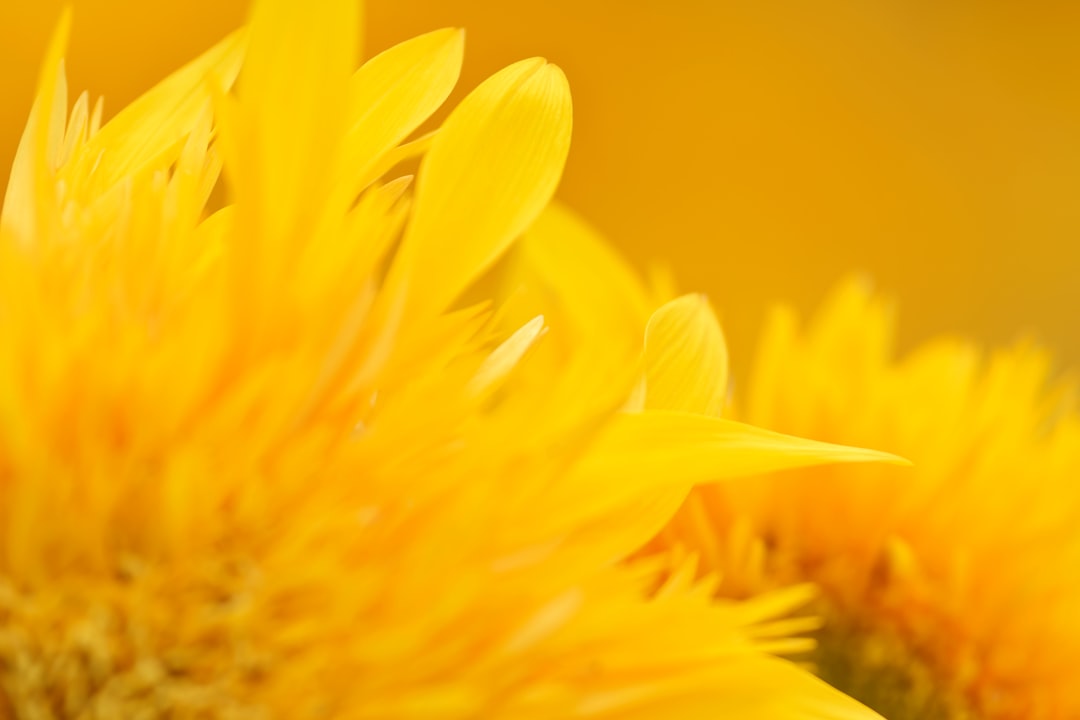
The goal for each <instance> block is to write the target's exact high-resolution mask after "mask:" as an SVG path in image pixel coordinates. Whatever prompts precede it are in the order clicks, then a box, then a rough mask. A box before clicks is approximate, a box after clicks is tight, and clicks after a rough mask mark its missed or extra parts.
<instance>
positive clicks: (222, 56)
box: [71, 31, 244, 192]
mask: <svg viewBox="0 0 1080 720" xmlns="http://www.w3.org/2000/svg"><path fill="white" fill-rule="evenodd" d="M243 56H244V34H243V32H242V31H238V32H235V33H233V34H231V35H229V36H228V37H226V38H225V39H224V40H222V41H221V42H219V43H218V44H217V45H215V46H214V47H212V48H211V49H210V50H208V51H206V52H205V53H203V54H202V55H201V56H200V57H198V58H196V59H195V60H193V61H192V62H190V63H188V64H187V65H186V66H184V67H183V68H181V69H180V70H178V71H177V72H175V73H173V74H172V75H170V76H169V77H167V78H166V79H165V80H163V81H161V82H160V83H158V84H157V85H156V86H155V87H154V88H153V89H151V90H150V91H148V92H147V93H145V94H144V95H142V96H141V97H140V98H139V99H137V100H135V102H133V103H131V104H130V105H128V106H127V107H126V108H124V109H123V110H121V111H120V112H119V113H117V114H116V117H114V118H113V119H112V120H110V121H109V122H107V123H106V124H105V126H104V127H102V128H101V129H100V130H99V131H98V132H97V134H95V135H94V136H93V137H92V138H91V139H90V140H89V141H88V142H87V143H86V146H85V147H84V148H83V151H82V153H80V156H79V157H80V161H79V162H78V163H77V164H76V166H75V167H74V168H72V171H71V173H72V175H73V177H74V179H75V182H80V181H84V180H86V179H87V178H88V177H89V175H90V174H91V172H92V173H93V185H92V187H93V188H94V189H95V190H96V192H103V191H105V190H108V189H109V188H111V187H112V186H113V185H115V184H116V183H117V182H119V181H120V180H121V179H123V178H124V177H127V176H128V175H131V174H133V173H137V172H139V171H140V170H142V169H143V168H145V167H146V166H147V165H148V164H150V163H153V162H160V163H162V164H163V165H168V164H169V163H170V162H171V161H172V158H170V157H166V156H167V154H168V153H170V152H175V153H176V155H179V153H180V149H181V148H182V147H183V140H184V138H185V137H187V136H188V135H189V134H190V133H191V131H192V130H193V129H194V128H195V127H196V125H197V124H198V122H199V119H200V117H201V116H202V114H203V112H204V111H205V108H206V106H207V104H209V103H210V101H211V96H212V92H213V91H212V88H213V84H214V83H217V84H219V85H220V86H221V87H222V88H224V89H227V88H228V87H230V86H231V85H232V83H233V81H234V80H235V79H236V75H237V73H238V72H239V70H240V63H241V62H242V60H243Z"/></svg>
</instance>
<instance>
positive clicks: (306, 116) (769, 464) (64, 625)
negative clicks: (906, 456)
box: [0, 0, 886, 718]
mask: <svg viewBox="0 0 1080 720" xmlns="http://www.w3.org/2000/svg"><path fill="white" fill-rule="evenodd" d="M358 26H359V18H358V13H357V9H356V7H355V6H354V3H353V2H352V1H351V0H327V1H326V2H317V3H309V4H302V3H294V2H275V1H273V0H268V1H266V2H259V3H257V4H256V6H255V8H254V10H253V12H252V15H251V20H250V24H249V26H248V27H247V28H246V29H245V30H243V31H240V32H238V33H237V34H235V35H233V36H230V37H228V38H226V39H225V40H224V41H222V42H221V43H220V44H219V45H218V46H216V47H214V48H213V49H211V50H210V51H209V52H207V53H206V54H205V55H203V56H202V57H200V58H198V59H197V60H195V61H194V62H193V63H191V64H190V65H188V66H187V67H185V68H183V69H181V70H180V71H178V72H177V73H176V74H175V75H173V76H171V77H170V78H168V79H166V80H165V81H164V82H162V83H161V84H160V85H159V86H157V87H156V88H155V89H153V90H151V91H150V92H149V93H147V94H146V95H144V96H143V97H142V98H140V99H139V100H137V101H136V102H135V103H133V104H132V105H130V106H129V107H127V108H125V109H124V110H122V111H121V112H120V113H118V114H117V115H116V116H115V117H113V118H112V119H111V120H110V121H109V122H107V123H105V124H104V125H103V124H102V123H101V120H102V117H103V115H102V110H101V105H100V103H97V104H94V105H93V106H92V105H91V103H90V102H89V99H88V97H87V96H86V95H85V94H83V95H81V96H79V98H78V99H77V100H76V101H75V103H74V105H73V106H72V108H71V109H70V111H69V109H68V101H67V90H66V86H65V80H64V73H63V68H62V62H61V57H62V55H63V48H64V42H65V36H66V33H67V27H68V22H67V20H66V19H65V20H64V21H63V22H62V23H61V26H60V30H59V31H58V33H57V36H56V38H55V39H54V41H53V43H52V45H51V46H50V49H49V51H48V54H47V59H46V62H45V65H44V69H43V72H42V75H41V80H40V86H39V92H38V95H37V99H36V102H35V105H34V109H33V111H32V113H31V117H30V120H29V122H28V124H27V128H26V131H25V134H24V136H23V139H22V143H21V145H20V148H19V152H18V155H17V158H16V160H15V163H14V166H13V168H12V174H11V183H10V185H9V191H8V193H7V196H6V197H5V200H4V206H3V214H2V218H0V716H3V717H5V718H6V717H18V718H31V717H32V718H65V717H79V718H121V717H142V718H153V717H170V718H184V717H199V718H209V717H222V718H245V717H259V718H262V717H281V718H325V717H350V718H456V717H460V718H465V717H485V718H489V717H514V718H552V717H572V716H576V717H597V718H600V717H665V718H674V717H700V716H702V715H703V714H706V715H708V716H714V715H715V714H716V713H721V714H725V715H731V716H738V717H745V718H771V717H777V718H798V717H837V718H839V717H844V718H860V717H867V716H871V715H872V714H871V713H869V712H868V711H866V710H864V709H863V708H861V707H860V706H858V705H857V704H856V703H853V702H851V701H850V700H848V699H847V698H845V697H844V696H842V695H840V694H839V693H837V692H835V691H834V690H832V689H830V688H828V686H827V685H825V684H824V683H821V682H820V681H818V680H816V679H814V678H813V677H812V676H810V675H809V674H807V673H805V672H803V671H802V670H800V669H798V668H797V667H796V666H794V665H792V664H790V663H788V662H787V661H784V660H779V659H776V658H774V657H771V656H770V655H768V654H767V653H770V652H786V651H789V650H792V649H798V648H801V647H803V646H804V645H805V641H803V640H799V639H797V638H796V639H788V638H786V637H784V635H785V633H784V632H782V629H778V628H777V627H776V626H775V625H773V624H771V623H770V622H768V621H769V620H770V619H771V618H772V617H774V616H775V615H776V614H777V613H779V612H782V611H783V610H785V609H786V608H787V607H789V606H790V605H791V604H792V603H793V602H795V601H796V600H797V599H798V598H799V596H800V595H801V591H796V592H794V593H791V592H784V593H780V594H777V595H766V596H764V597H762V598H759V599H756V600H753V601H751V602H747V603H725V604H714V603H713V602H711V598H710V589H709V587H708V585H707V584H699V583H695V582H693V580H692V573H690V572H689V568H687V569H686V570H685V571H684V572H681V573H679V574H677V575H674V576H672V577H670V578H669V579H668V580H667V581H666V582H664V583H662V584H661V585H659V586H658V583H659V582H660V581H659V578H660V575H659V571H660V568H659V567H658V566H657V565H656V564H655V563H651V562H643V563H623V562H620V561H622V560H624V559H625V558H627V557H628V556H629V555H630V554H631V553H632V552H633V551H634V550H636V549H637V548H638V547H639V546H640V545H641V544H642V543H643V542H644V541H645V540H646V539H647V538H648V537H649V535H650V534H651V533H652V532H654V531H655V529H656V528H657V527H658V526H659V525H660V524H662V523H663V522H664V521H666V520H667V519H668V517H669V515H670V513H671V512H672V511H673V510H674V508H675V504H674V503H673V502H672V500H673V499H674V501H676V502H677V501H678V500H679V499H681V497H682V496H683V495H685V493H686V492H687V490H688V489H689V487H690V485H691V484H692V483H693V482H695V481H698V480H701V479H705V478H710V479H711V478H723V477H730V476H735V475H744V474H749V473H752V472H761V471H768V470H774V469H779V468H784V467H795V466H805V465H808V464H814V463H821V462H831V461H861V460H879V459H886V458H885V456H882V455H879V454H875V453H872V452H869V451H861V450H853V449H850V448H844V447H838V446H832V445H825V444H820V443H813V442H810V441H805V440H799V439H796V438H789V437H786V436H781V435H776V434H772V433H767V432H765V431H761V430H756V429H754V428H752V427H749V426H744V425H740V424H738V423H735V422H731V421H725V420H718V419H714V418H710V417H708V416H705V415H696V414H694V413H692V412H686V411H688V410H693V409H694V408H693V407H691V406H692V405H693V403H690V402H685V403H684V402H682V401H680V399H679V398H680V395H679V391H678V388H677V387H676V385H675V384H671V383H669V385H670V387H669V390H670V392H667V393H665V394H664V395H663V397H662V398H660V397H659V396H654V394H653V393H652V391H651V390H648V389H647V391H646V393H645V394H644V396H643V397H642V396H640V394H639V397H638V400H642V399H643V402H644V405H645V406H646V407H647V408H656V407H667V408H669V411H667V412H663V411H660V410H656V409H640V408H634V409H633V410H632V411H631V410H627V411H623V410H620V408H622V407H624V406H628V405H632V404H634V401H633V400H632V399H631V395H632V393H633V388H634V385H635V380H636V376H637V374H638V365H637V358H638V355H639V348H638V346H639V345H640V342H641V335H640V333H641V330H642V325H643V323H644V319H645V318H644V314H645V313H646V312H647V309H646V305H645V303H644V301H642V300H641V299H640V298H636V299H635V298H634V297H632V296H633V295H634V293H636V292H637V288H636V285H635V282H634V281H633V280H628V279H626V278H624V277H621V276H620V275H619V272H620V271H619V267H618V263H617V261H614V260H611V259H610V258H608V256H607V252H608V251H607V250H606V248H603V247H602V246H601V245H598V244H596V243H595V241H594V239H593V238H592V237H591V236H590V235H589V234H588V231H587V230H586V229H584V227H582V226H581V225H580V223H578V222H577V221H576V220H575V219H573V218H572V217H571V216H570V215H568V214H567V213H566V212H564V211H562V210H559V209H557V208H556V209H551V210H548V211H546V212H545V211H544V208H545V206H546V205H547V204H548V201H549V200H550V198H551V195H552V193H553V191H554V189H555V186H556V184H557V181H558V179H559V176H560V174H561V172H562V168H563V163H564V161H565V158H566V154H567V152H568V149H569V141H570V126H571V108H570V96H569V91H568V88H567V84H566V80H565V78H564V76H563V74H562V72H561V71H560V70H559V69H558V68H556V67H554V66H552V65H549V64H547V63H546V62H545V61H543V60H540V59H533V60H526V61H523V62H520V63H517V64H514V65H511V66H510V67H508V68H506V69H505V70H503V71H501V72H499V73H498V74H496V75H494V76H493V77H491V78H490V79H488V80H487V81H486V82H484V83H483V84H481V85H480V86H479V87H477V88H476V89H475V90H474V91H473V92H472V93H471V94H470V95H469V96H468V97H467V98H466V99H465V100H464V101H463V102H462V103H461V104H460V105H459V106H458V107H457V108H456V109H455V110H454V111H453V112H452V113H451V114H450V116H449V118H448V119H447V120H446V122H445V124H444V125H443V126H442V127H441V129H439V130H438V131H437V132H436V133H435V134H428V135H424V136H420V137H417V138H415V139H412V140H409V138H410V136H411V135H413V133H414V131H416V130H417V128H418V127H420V126H421V124H422V123H424V122H425V120H426V119H427V118H428V116H429V115H430V114H431V113H432V112H433V111H434V110H435V109H436V108H437V107H438V106H439V105H440V104H441V103H442V101H443V100H444V99H445V98H446V97H447V95H448V94H449V92H450V90H451V88H452V87H453V85H454V83H455V82H456V80H457V76H458V72H459V69H460V64H461V58H462V47H463V44H462V43H463V38H462V34H461V33H460V32H459V31H456V30H441V31H437V32H433V33H430V34H428V35H424V36H421V37H418V38H415V39H413V40H411V41H408V42H406V43H403V44H401V45H399V46H397V47H395V48H393V49H391V50H389V51H387V52H385V53H383V54H381V55H378V56H376V57H374V58H371V59H370V60H368V61H367V62H366V63H365V64H363V65H362V67H361V68H360V69H359V70H358V71H355V72H354V55H355V54H356V53H357V48H356V45H357V35H358ZM242 62H243V64H244V66H243V70H242V72H241V63H242ZM238 74H239V78H238V80H237V86H236V91H235V92H233V91H232V90H231V87H232V84H233V81H234V80H236V79H237V76H238ZM420 157H422V159H421V160H420V164H419V170H418V172H417V177H416V182H415V183H412V181H411V177H410V176H409V175H407V174H401V171H398V172H394V169H395V168H396V167H397V166H399V165H401V164H402V163H408V162H409V161H415V160H416V159H417V158H420ZM222 168H224V176H225V182H224V184H223V187H221V188H220V189H219V182H218V176H219V173H220V171H221V170H222ZM542 213H543V214H542ZM538 217H539V221H538V222H537V223H536V224H535V226H534V227H533V229H532V230H530V231H529V237H528V241H527V243H526V244H525V246H523V247H524V250H523V252H522V255H521V256H520V257H521V262H520V263H519V266H518V270H517V271H516V273H513V274H511V275H509V277H516V278H517V279H518V280H517V281H518V282H520V283H522V286H521V287H522V290H521V291H520V292H517V293H516V294H512V295H511V296H510V298H509V299H507V301H506V302H505V303H503V304H502V305H501V306H500V307H498V308H495V309H494V310H493V309H492V308H493V306H492V303H491V302H490V301H489V300H488V301H482V302H479V303H473V304H469V303H467V302H465V301H463V300H462V299H461V297H460V296H461V295H462V293H463V292H464V291H466V290H467V289H468V288H470V287H471V286H474V283H475V281H476V280H478V278H479V277H480V276H481V275H482V274H483V273H484V272H485V271H486V270H488V269H489V267H490V266H491V265H492V264H493V263H494V262H495V261H496V260H497V259H498V258H499V256H500V255H502V254H503V253H504V251H505V250H506V249H507V248H508V246H509V245H510V244H511V242H512V241H514V240H515V239H516V238H517V237H518V236H519V235H521V234H522V233H523V232H524V231H526V230H527V229H528V228H529V227H530V226H532V225H533V222H534V220H536V219H537V218H538ZM568 251H569V252H571V254H570V255H566V254H565V253H567V252H568ZM579 260H580V262H579ZM608 261H610V263H609V262H608ZM552 263H553V264H552ZM605 263H608V264H605ZM605 268H606V270H605ZM533 301H538V302H540V304H541V306H542V307H545V308H550V311H551V315H550V318H551V319H550V320H549V321H545V319H544V318H543V317H542V316H539V315H529V316H527V317H526V318H524V319H522V321H521V322H515V323H512V324H510V325H508V324H507V322H508V320H509V319H511V318H513V317H514V314H515V313H516V312H519V311H520V310H521V309H522V308H524V307H527V306H528V304H529V303H532V302H533ZM701 310H702V307H701V305H700V303H698V302H693V301H691V302H689V303H685V302H683V303H676V304H675V305H672V306H669V307H668V308H667V309H665V310H663V311H662V312H661V314H660V315H658V316H657V318H654V320H653V324H652V325H651V326H650V327H651V328H653V329H651V330H650V335H649V338H650V339H649V344H648V347H647V351H648V353H650V354H651V353H654V352H664V351H663V348H664V347H666V346H668V345H670V351H669V352H667V354H665V355H664V357H665V358H667V359H668V360H669V361H670V370H664V369H661V370H660V371H659V374H657V373H655V372H654V373H653V374H651V375H650V376H649V382H650V383H653V382H656V383H660V384H661V385H662V384H663V381H662V376H663V375H664V373H665V372H669V371H670V372H674V371H678V372H682V371H683V370H686V369H687V368H688V367H690V366H692V365H693V358H694V357H695V353H696V345H695V342H696V340H695V338H697V335H695V334H694V333H695V332H697V330H698V329H699V328H700V327H702V326H704V327H706V328H709V327H711V324H710V323H714V322H715V320H714V319H712V318H711V315H710V314H708V313H705V314H702V312H701ZM703 323H704V325H702V324H703ZM548 326H550V329H551V331H550V332H548V333H546V334H545V332H544V331H545V330H546V328H547V327H548ZM686 333H689V334H686ZM684 334H686V337H687V338H689V340H688V341H685V342H684V340H683V336H684ZM709 337H713V336H711V335H710V336H709ZM703 357H706V358H707V359H708V360H709V361H710V362H718V361H719V360H720V358H719V357H718V356H715V355H709V356H703ZM553 361H554V363H553ZM714 369H715V368H714ZM705 370H709V368H704V370H699V371H705ZM659 386H660V385H657V387H659ZM686 392H688V393H691V395H689V396H692V393H693V392H696V390H695V389H694V388H689V389H688V390H687V391H686ZM689 396H688V397H689ZM661 401H662V402H661ZM637 404H638V405H640V404H641V402H638V403H637Z"/></svg>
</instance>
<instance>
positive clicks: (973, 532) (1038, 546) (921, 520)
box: [654, 280, 1080, 720]
mask: <svg viewBox="0 0 1080 720" xmlns="http://www.w3.org/2000/svg"><path fill="white" fill-rule="evenodd" d="M893 335H894V331H893V320H892V314H891V312H890V309H889V306H888V304H887V303H885V302H883V301H882V300H881V299H880V298H878V297H876V296H875V295H874V294H873V293H872V292H871V291H870V290H869V288H868V287H867V286H866V285H865V284H864V283H863V282H861V281H858V280H852V281H850V282H848V283H846V284H844V285H842V286H841V287H839V288H838V289H837V291H836V292H835V293H834V294H833V296H832V297H831V299H830V300H829V301H828V302H827V304H826V305H825V307H824V308H823V309H822V310H821V311H820V312H819V313H818V314H817V316H816V317H815V318H814V320H813V322H812V323H811V324H810V325H809V326H808V327H807V328H806V329H805V330H800V329H799V328H798V324H797V320H796V317H795V315H794V313H793V312H792V311H791V310H789V309H786V308H784V309H780V310H778V311H777V312H776V313H775V314H774V316H773V317H772V319H771V322H770V323H769V325H768V326H767V328H766V331H765V334H764V339H763V342H762V345H761V349H760V353H759V357H758V358H757V363H756V366H755V370H754V375H753V377H752V382H751V384H750V386H749V388H748V390H747V393H746V394H745V396H744V397H742V398H740V400H742V401H743V406H742V409H743V411H744V413H745V416H746V418H747V419H748V420H750V421H751V422H754V423H758V424H761V425H762V426H765V427H770V428H774V429H777V430H782V431H785V432H797V433H810V434H813V435H814V436H819V437H824V438H828V439H831V440H833V441H837V442H840V441H842V442H853V443H870V444H872V445H873V446H875V447H882V448H886V449H889V450H891V451H893V452H897V453H901V454H903V455H904V456H905V457H909V458H911V459H912V461H913V462H914V465H915V469H914V471H910V470H909V471H906V472H896V471H895V470H894V469H893V468H889V467H884V466H881V467H870V466H863V467H854V466H852V467H846V468H841V467H833V468H816V469H807V470H802V471H799V472H797V473H787V474H780V475H776V476H773V477H771V478H769V479H768V480H767V481H765V482H761V483H752V484H750V483H747V484H741V485H739V486H734V485H729V486H724V487H706V488H700V489H698V490H695V491H694V493H693V494H692V496H691V497H690V498H689V499H688V501H687V503H686V505H684V507H683V508H682V509H681V510H680V511H679V514H678V516H677V517H676V519H675V520H674V521H673V522H672V524H671V525H670V526H669V527H668V528H666V529H665V531H664V534H663V537H662V539H660V540H658V541H657V542H656V543H655V545H654V549H664V550H665V551H667V552H676V553H677V554H681V553H687V552H689V553H693V554H697V555H699V556H700V557H701V558H702V565H703V567H705V568H706V569H715V568H723V569H724V572H725V576H724V584H723V586H722V587H721V589H720V591H719V594H720V595H722V596H727V597H743V596H747V595H751V594H753V593H756V592H759V591H761V590H764V589H767V588H775V587H783V586H784V585H786V584H789V583H802V582H813V583H816V584H817V585H818V586H819V587H820V588H821V599H820V601H819V603H818V606H817V610H818V611H819V612H820V614H821V616H822V618H823V620H824V628H823V630H822V631H821V633H820V635H819V639H820V641H821V642H820V647H819V650H818V652H817V655H816V658H815V660H816V662H817V664H818V669H819V671H820V673H821V675H822V676H823V677H825V678H826V679H828V680H829V681H830V682H832V683H833V684H835V685H836V686H838V687H840V688H842V689H844V690H846V691H848V692H850V693H852V694H853V695H854V696H856V697H859V698H860V699H862V700H863V701H865V702H867V703H868V704H870V705H871V706H873V707H875V708H876V709H877V710H879V711H880V712H882V714H884V715H886V716H887V717H890V718H894V719H895V720H906V719H908V718H969V717H977V718H986V719H994V720H1006V719H1008V720H1018V719H1020V718H1024V719H1035V718H1038V719H1041V720H1059V719H1064V718H1073V717H1077V716H1078V715H1080V692H1078V690H1077V684H1076V681H1075V677H1076V676H1075V673H1076V668H1077V667H1078V665H1080V624H1078V615H1077V612H1076V608H1077V605H1078V603H1080V585H1078V584H1077V580H1076V570H1077V569H1078V568H1080V535H1078V533H1077V528H1078V527H1080V491H1078V489H1077V486H1076V478H1077V477H1080V417H1078V415H1077V413H1076V410H1075V407H1074V405H1073V402H1072V400H1073V396H1072V393H1071V392H1070V388H1069V387H1066V386H1057V387H1055V386H1054V385H1053V384H1052V383H1051V382H1050V380H1049V378H1050V375H1049V368H1050V359H1049V358H1048V356H1047V355H1046V353H1044V352H1042V351H1040V350H1038V349H1037V348H1034V347H1033V346H1031V345H1030V344H1020V345H1017V346H1016V347H1015V348H1013V349H1010V350H1006V351H999V352H995V353H992V354H984V353H983V352H981V351H980V350H979V349H978V348H976V347H974V346H972V345H971V344H969V343H966V342H962V341H958V340H953V339H943V340H940V341H936V342H932V343H929V344H927V345H924V346H923V347H921V348H919V349H918V350H917V351H915V352H913V353H912V354H911V355H910V356H908V357H906V358H905V359H903V360H902V361H897V360H895V359H894V358H893V352H892V343H893ZM675 548H679V550H675Z"/></svg>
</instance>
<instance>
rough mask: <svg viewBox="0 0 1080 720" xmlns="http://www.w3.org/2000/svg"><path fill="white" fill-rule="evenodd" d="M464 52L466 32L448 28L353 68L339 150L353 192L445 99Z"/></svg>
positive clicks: (419, 38) (401, 45) (413, 40)
mask: <svg viewBox="0 0 1080 720" xmlns="http://www.w3.org/2000/svg"><path fill="white" fill-rule="evenodd" d="M464 51H465V34H464V32H462V31H461V30H457V29H454V28H446V29H443V30H436V31H435V32H431V33H428V34H426V35H421V36H419V37H415V38H413V39H411V40H407V41H405V42H403V43H401V44H399V45H395V46H394V47H392V48H390V49H389V50H387V51H385V52H382V53H380V54H378V55H376V56H375V57H373V58H371V59H370V60H368V61H367V62H366V63H364V65H363V67H361V68H360V69H359V70H358V71H357V72H356V74H355V75H354V76H353V78H352V85H351V87H350V89H349V104H350V111H349V123H350V127H349V129H348V132H347V134H346V137H345V144H344V146H343V149H342V152H343V155H344V160H343V168H342V172H343V173H344V174H345V177H347V178H350V179H351V180H349V181H346V187H347V188H348V192H349V193H350V194H351V195H355V194H357V193H359V192H360V191H361V190H363V185H361V184H360V183H363V182H364V181H365V180H367V178H368V177H369V173H370V170H371V168H372V167H374V166H375V165H376V164H378V162H379V160H380V158H382V156H383V155H385V154H386V153H387V152H388V151H390V150H391V149H393V148H394V147H396V146H397V145H398V144H399V143H400V142H401V141H402V140H404V139H405V138H406V137H407V136H408V135H409V133H411V132H412V131H413V130H415V129H416V128H418V127H419V126H420V124H421V123H422V122H424V121H425V120H427V119H428V117H429V116H430V115H431V113H433V112H435V110H437V109H438V108H439V106H440V105H442V104H443V102H445V100H446V98H447V97H448V96H449V95H450V91H451V90H453V89H454V85H456V84H457V80H458V76H459V75H460V74H461V61H462V58H463V55H464Z"/></svg>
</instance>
